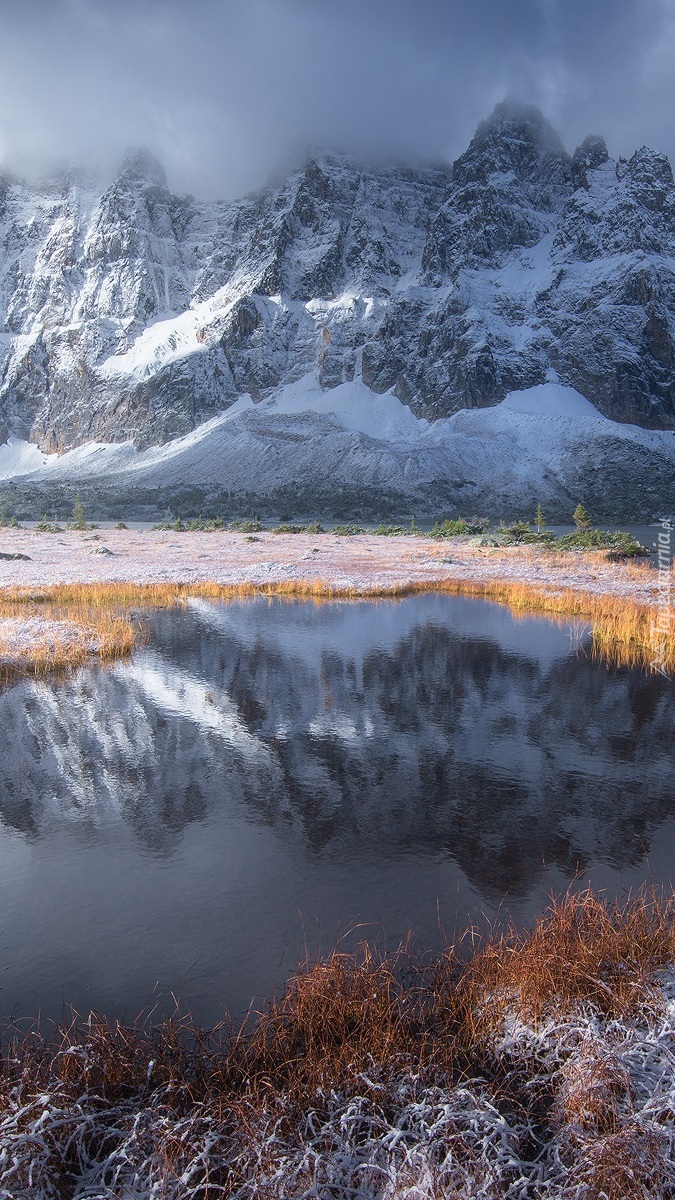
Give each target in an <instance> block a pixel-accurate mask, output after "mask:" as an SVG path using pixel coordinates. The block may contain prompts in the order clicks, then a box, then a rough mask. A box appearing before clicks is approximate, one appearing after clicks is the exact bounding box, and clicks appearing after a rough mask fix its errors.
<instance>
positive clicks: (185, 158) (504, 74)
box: [0, 0, 675, 196]
mask: <svg viewBox="0 0 675 1200" xmlns="http://www.w3.org/2000/svg"><path fill="white" fill-rule="evenodd" d="M674 64H675V0H183V2H181V3H179V2H178V0H133V2H131V0H22V2H21V3H20V4H18V3H17V2H16V0H12V2H11V3H9V2H7V0H0V160H2V159H4V160H6V161H7V162H8V163H9V164H10V165H12V166H13V167H14V168H15V169H18V170H28V171H32V170H35V169H40V168H41V167H42V166H43V165H47V164H49V163H51V162H55V161H57V160H62V159H67V160H70V161H74V162H79V161H86V162H88V163H92V164H93V163H100V164H101V165H102V166H103V167H104V168H105V169H110V166H111V164H112V163H113V162H114V161H115V160H116V159H118V158H119V156H120V155H121V154H122V152H123V150H124V148H125V147H126V146H130V145H138V144H143V145H147V146H149V148H150V149H151V150H153V151H154V152H155V153H156V154H157V156H158V157H159V158H160V159H161V160H162V162H163V163H164V166H165V168H166V170H167V174H168V176H169V182H170V184H171V185H172V186H173V187H174V188H176V189H178V190H183V191H192V192H195V193H197V194H204V195H210V196H214V195H219V196H231V195H234V194H237V193H239V192H242V191H244V190H247V189H248V188H251V187H255V186H257V185H258V184H259V183H261V182H262V181H263V180H264V178H265V177H266V175H267V174H268V172H269V171H270V170H273V169H275V168H277V167H278V166H282V165H285V163H286V162H288V160H289V159H291V158H294V157H297V156H298V155H299V154H300V153H301V152H302V150H303V148H304V147H306V146H307V145H315V146H321V145H325V146H326V147H327V148H332V147H341V148H343V149H346V150H348V151H349V150H351V151H354V152H364V151H369V150H372V149H373V148H377V149H380V150H382V151H385V152H391V153H398V154H402V155H410V156H412V155H418V156H421V157H433V158H446V159H451V158H453V157H455V156H456V155H457V154H458V153H460V152H461V151H462V150H463V149H464V148H465V146H466V143H467V141H468V139H469V138H470V136H471V134H472V133H473V130H474V128H475V126H476V124H477V122H478V121H479V120H480V119H481V118H482V117H483V116H485V115H487V113H488V112H489V111H490V110H491V109H492V107H493V106H494V104H495V103H496V102H497V101H498V100H501V99H503V98H504V96H505V95H507V94H508V95H512V96H515V97H517V98H519V99H522V100H525V101H527V102H531V103H534V104H538V105H539V106H540V107H541V108H543V110H544V112H545V113H546V115H547V116H548V117H549V119H550V120H551V121H552V123H553V124H554V126H555V127H556V128H557V129H558V131H559V132H560V134H561V136H562V138H563V140H564V141H565V143H566V145H567V146H568V148H569V149H573V148H574V146H575V145H576V144H577V143H578V142H579V141H580V140H581V138H582V137H584V136H585V135H586V134H587V133H589V132H599V133H604V135H605V136H606V138H607V141H608V144H609V148H610V153H613V154H615V155H618V154H630V153H632V151H633V150H634V149H635V148H636V147H637V146H638V145H641V144H642V143H645V142H646V143H647V144H649V145H652V146H653V147H654V148H655V149H662V150H665V151H666V152H667V153H668V154H670V156H671V158H674V159H675V127H674V122H673V116H674V115H675V65H674Z"/></svg>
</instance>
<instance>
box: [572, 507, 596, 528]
mask: <svg viewBox="0 0 675 1200" xmlns="http://www.w3.org/2000/svg"><path fill="white" fill-rule="evenodd" d="M572 520H573V521H574V524H575V525H576V527H577V529H590V528H591V525H592V524H593V522H592V521H591V518H590V517H589V515H588V513H587V512H586V509H585V508H584V506H583V504H577V506H576V508H575V510H574V512H573V513H572Z"/></svg>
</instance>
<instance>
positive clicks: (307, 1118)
mask: <svg viewBox="0 0 675 1200" xmlns="http://www.w3.org/2000/svg"><path fill="white" fill-rule="evenodd" d="M673 921H674V905H673V898H672V897H665V898H661V897H657V896H655V895H653V894H650V893H648V892H642V893H640V894H638V895H637V896H635V897H633V898H631V899H630V900H628V901H627V902H625V903H623V904H618V905H613V904H610V903H608V902H607V901H606V900H603V899H602V898H601V897H599V896H597V895H593V894H592V893H590V892H581V893H580V894H570V895H567V896H566V897H564V898H563V899H562V900H560V901H557V902H554V903H553V904H552V905H551V907H550V909H549V910H548V911H547V912H546V913H544V915H543V916H542V917H541V918H540V919H539V921H538V922H537V923H536V925H535V927H534V929H533V930H531V931H530V932H529V933H528V932H525V931H522V930H518V929H516V928H511V929H509V930H507V932H506V933H504V934H503V935H494V936H490V937H488V939H487V940H486V941H483V943H482V944H480V943H479V944H478V946H477V948H475V949H474V950H473V951H472V952H469V953H465V946H468V945H469V944H473V945H475V936H472V937H469V938H467V939H466V940H465V943H464V944H463V943H462V942H460V943H459V944H458V945H457V946H454V947H451V948H449V949H448V950H447V951H446V952H444V953H443V954H442V955H440V956H439V957H437V958H436V959H435V960H430V959H428V958H420V957H419V956H417V955H416V954H415V953H414V952H413V950H412V948H411V946H410V944H407V945H404V946H402V947H401V948H400V949H399V950H398V951H397V952H396V953H395V954H393V955H389V956H386V955H382V954H380V953H378V952H377V951H376V950H375V949H374V948H372V947H370V946H368V945H365V944H364V945H362V946H361V947H360V948H357V949H356V950H355V951H354V952H352V953H341V952H335V953H333V954H332V955H329V956H328V957H327V958H325V959H323V960H321V961H319V962H316V963H307V964H305V965H304V966H301V967H300V968H299V969H298V971H297V972H296V973H295V974H294V975H293V976H292V977H291V979H290V980H289V983H288V985H287V988H286V991H285V992H284V994H283V995H282V996H281V997H280V998H278V999H276V1000H274V1001H272V1002H270V1003H269V1004H267V1005H265V1006H264V1007H263V1008H262V1010H261V1012H260V1013H258V1014H252V1015H250V1016H249V1018H248V1019H247V1020H246V1021H245V1022H244V1023H243V1025H237V1024H232V1023H225V1024H224V1025H223V1026H221V1027H220V1028H219V1029H216V1030H213V1031H211V1032H207V1031H204V1030H201V1029H199V1028H198V1027H197V1026H195V1025H194V1024H193V1023H192V1022H191V1021H190V1020H189V1019H188V1018H187V1017H185V1018H182V1017H181V1016H180V1015H178V1014H176V1015H175V1016H174V1017H173V1018H172V1019H169V1020H167V1021H165V1022H164V1023H163V1024H162V1025H160V1026H159V1027H156V1028H154V1029H152V1028H147V1027H146V1028H138V1027H136V1028H130V1027H125V1026H123V1025H122V1024H121V1023H119V1022H115V1021H108V1020H106V1019H105V1018H104V1017H101V1016H98V1015H96V1014H92V1015H91V1016H90V1017H89V1018H88V1020H85V1021H82V1022H80V1021H78V1020H77V1019H76V1018H73V1020H72V1022H70V1023H69V1024H68V1025H67V1027H65V1028H63V1029H62V1030H60V1031H58V1033H57V1034H56V1035H55V1036H52V1037H48V1038H43V1037H41V1036H40V1034H39V1032H33V1033H30V1032H28V1033H23V1034H19V1033H18V1032H17V1036H15V1037H14V1038H12V1031H11V1030H6V1031H5V1033H6V1040H5V1043H4V1044H5V1046H6V1047H7V1050H6V1052H5V1056H4V1060H3V1063H2V1068H3V1069H2V1074H1V1075H0V1144H1V1145H2V1153H1V1154H0V1194H2V1195H6V1196H7V1197H10V1196H11V1197H12V1198H14V1197H17V1198H18V1197H28V1196H29V1195H30V1196H31V1197H34V1198H35V1200H43V1198H44V1200H46V1198H47V1197H55V1196H66V1195H68V1196H76V1195H82V1196H84V1195H89V1196H97V1197H98V1196H101V1197H102V1196H111V1197H112V1196H118V1197H122V1196H127V1195H128V1196H132V1195H133V1196H134V1197H135V1198H136V1200H152V1198H154V1197H158V1196H160V1195H161V1196H162V1197H163V1198H164V1200H209V1198H213V1200H215V1197H221V1196H227V1197H230V1198H232V1200H257V1198H258V1197H270V1198H272V1197H274V1198H276V1200H281V1198H282V1197H283V1198H284V1200H291V1198H297V1200H300V1198H303V1200H309V1197H314V1200H336V1198H337V1197H345V1200H346V1198H347V1197H350V1198H351V1200H399V1198H403V1197H407V1198H408V1200H412V1198H413V1197H414V1198H415V1200H439V1198H440V1197H455V1198H456V1200H473V1198H474V1197H476V1196H485V1197H495V1198H496V1197H502V1198H504V1200H506V1198H511V1200H516V1198H518V1200H525V1198H531V1200H534V1198H535V1197H546V1198H548V1200H573V1198H574V1200H582V1198H583V1200H647V1198H648V1197H654V1198H656V1200H665V1198H666V1197H670V1196H671V1195H672V1194H673V1188H675V1163H674V1160H673V1142H672V1119H673V1111H674V1110H675V1083H674V1081H673V1080H674V1075H673V1048H672V1047H673V1037H674V1036H675V975H674V973H673V965H674V959H675V946H674V934H673Z"/></svg>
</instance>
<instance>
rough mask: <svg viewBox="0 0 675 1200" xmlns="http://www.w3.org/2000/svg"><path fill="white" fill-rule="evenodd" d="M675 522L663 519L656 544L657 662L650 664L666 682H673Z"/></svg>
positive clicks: (653, 628)
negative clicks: (669, 666)
mask: <svg viewBox="0 0 675 1200" xmlns="http://www.w3.org/2000/svg"><path fill="white" fill-rule="evenodd" d="M674 529H675V522H674V521H673V519H672V517H663V518H662V519H661V521H660V522H659V533H658V538H657V540H656V542H655V543H654V544H655V546H656V566H657V571H658V599H657V602H656V606H657V617H656V620H655V621H654V622H653V623H652V626H651V637H652V644H653V646H654V651H655V654H654V658H653V659H652V661H651V664H650V665H651V668H652V670H653V671H658V672H659V674H660V675H664V676H665V677H666V679H669V678H670V673H669V671H667V670H666V662H667V659H668V648H669V641H670V637H671V633H672V628H673V616H674V614H673V603H672V591H673V565H672V564H673V531H674Z"/></svg>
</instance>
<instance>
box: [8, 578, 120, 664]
mask: <svg viewBox="0 0 675 1200" xmlns="http://www.w3.org/2000/svg"><path fill="white" fill-rule="evenodd" d="M26 618H28V620H31V621H35V620H37V621H38V626H37V628H35V629H34V630H33V629H29V631H28V632H29V633H30V638H20V639H17V637H16V634H15V626H13V625H9V626H7V627H5V628H3V626H2V624H0V682H1V681H8V680H12V679H14V678H16V677H17V676H21V675H30V676H34V677H39V676H44V675H48V674H52V673H55V672H56V673H58V672H61V671H65V670H68V669H71V668H73V667H77V666H80V665H82V663H84V662H86V661H87V660H88V659H90V658H91V657H92V656H96V657H97V658H99V659H100V660H102V661H103V662H110V661H112V660H114V659H117V658H121V657H123V656H125V655H127V654H130V653H131V651H132V650H133V648H134V646H135V645H136V643H137V642H138V639H139V637H140V636H141V627H140V624H139V622H138V621H135V620H134V619H133V618H132V617H131V616H130V614H129V612H128V611H126V610H125V608H124V606H123V605H120V604H118V603H115V602H113V600H112V599H111V600H110V602H109V603H108V604H107V605H104V604H101V603H99V602H98V601H97V600H96V599H95V598H92V597H87V596H82V597H80V598H68V597H64V598H62V597H59V596H55V597H47V596H45V597H42V596H38V597H33V596H16V595H10V596H7V597H5V598H2V599H0V622H2V620H3V619H8V620H9V621H10V622H19V623H21V622H22V621H25V620H26Z"/></svg>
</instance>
